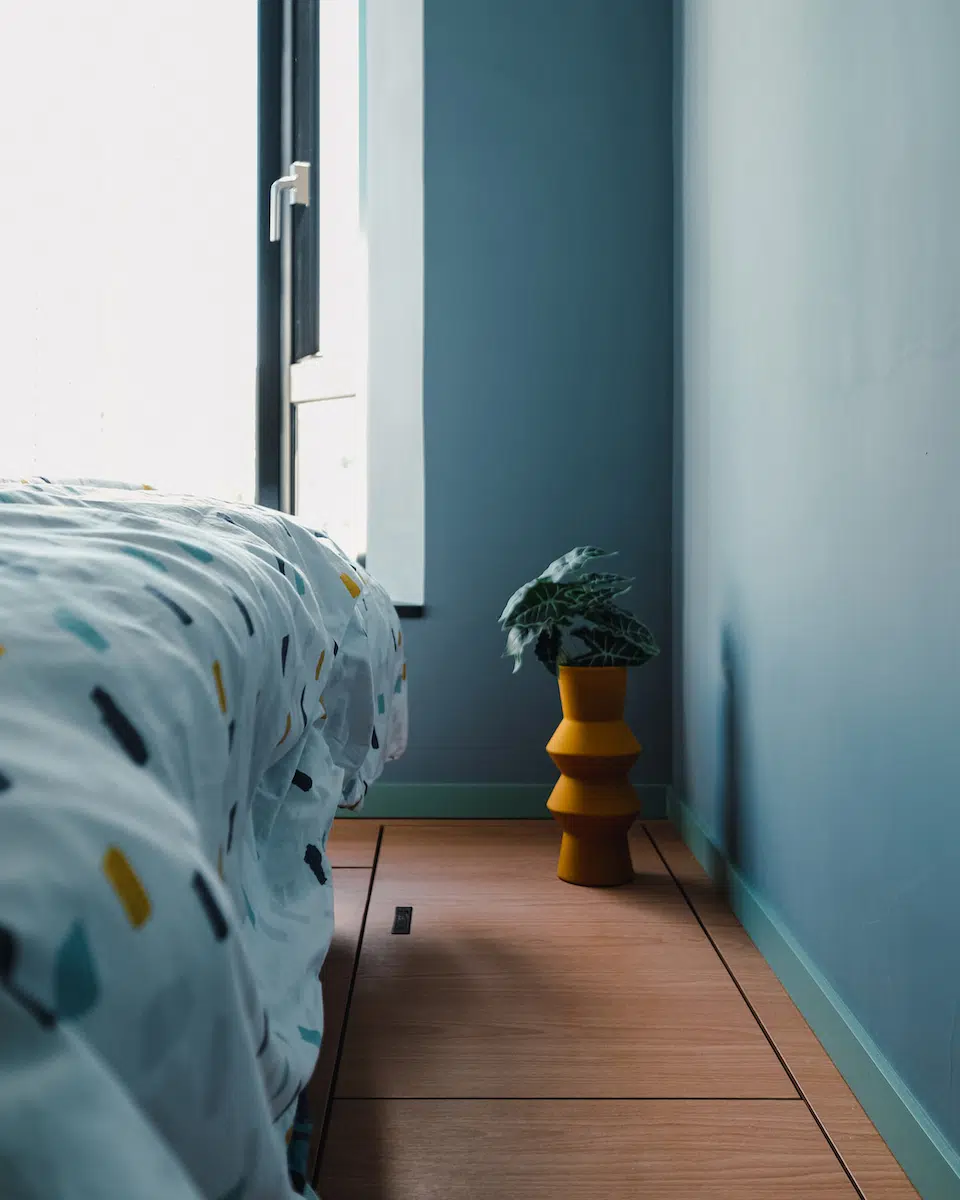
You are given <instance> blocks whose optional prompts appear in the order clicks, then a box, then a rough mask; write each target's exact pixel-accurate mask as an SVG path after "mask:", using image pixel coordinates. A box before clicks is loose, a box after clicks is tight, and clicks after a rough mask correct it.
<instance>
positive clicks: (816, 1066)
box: [634, 821, 918, 1200]
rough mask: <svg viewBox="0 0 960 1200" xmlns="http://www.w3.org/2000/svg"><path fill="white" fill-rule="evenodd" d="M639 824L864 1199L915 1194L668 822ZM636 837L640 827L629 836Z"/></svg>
mask: <svg viewBox="0 0 960 1200" xmlns="http://www.w3.org/2000/svg"><path fill="white" fill-rule="evenodd" d="M645 824H646V826H647V829H648V830H649V832H650V835H651V836H652V837H653V839H654V841H655V842H656V844H657V846H658V848H659V849H660V852H661V853H662V854H663V857H664V859H665V860H666V862H667V864H668V866H669V868H670V870H671V872H672V873H673V875H674V876H675V877H676V879H677V880H678V881H679V882H680V884H681V885H682V886H683V888H684V891H685V892H686V894H687V896H689V898H690V902H691V903H692V904H693V906H694V908H695V909H696V912H697V914H698V915H699V917H700V919H701V920H702V921H703V923H704V926H705V927H706V929H707V930H708V932H709V933H710V935H711V937H712V938H713V939H714V941H715V943H716V945H717V949H718V950H719V952H720V953H721V954H722V956H723V958H724V961H725V962H726V963H727V964H728V966H729V967H730V970H731V971H732V972H733V974H734V976H735V977H736V979H737V982H738V983H739V984H740V986H741V987H742V988H743V990H744V993H745V994H746V996H747V998H748V999H749V1001H750V1003H751V1005H752V1006H753V1008H754V1010H755V1012H756V1013H757V1016H758V1018H759V1019H760V1021H761V1022H762V1024H763V1026H764V1028H765V1029H766V1031H767V1033H768V1034H769V1036H770V1037H771V1039H772V1040H773V1042H774V1044H775V1045H776V1046H777V1049H778V1050H779V1051H780V1053H781V1054H782V1055H783V1058H784V1060H785V1061H786V1062H787V1064H788V1065H789V1067H790V1070H791V1071H792V1072H793V1075H794V1077H795V1078H796V1080H797V1082H798V1084H799V1086H800V1090H801V1091H802V1092H803V1094H804V1096H805V1097H806V1098H807V1100H808V1101H809V1103H810V1104H811V1106H812V1107H813V1109H814V1111H815V1112H816V1114H817V1116H818V1118H819V1119H820V1120H821V1121H822V1122H823V1125H824V1127H825V1128H826V1130H827V1132H828V1133H829V1135H830V1137H831V1139H832V1141H833V1143H834V1145H835V1146H836V1147H837V1150H838V1152H839V1153H840V1155H841V1156H842V1158H843V1160H844V1162H845V1163H846V1165H847V1168H848V1169H849V1171H850V1172H851V1174H852V1175H853V1176H854V1178H855V1179H856V1180H857V1183H858V1185H859V1186H860V1188H861V1189H862V1191H863V1193H864V1195H865V1196H866V1197H867V1200H916V1197H917V1195H918V1193H917V1191H916V1190H915V1188H914V1187H913V1185H912V1184H911V1183H910V1181H909V1180H908V1179H907V1177H906V1175H905V1174H904V1172H903V1169H902V1168H901V1166H900V1164H899V1163H898V1162H897V1160H896V1159H895V1158H894V1156H893V1154H892V1153H891V1151H890V1149H889V1147H888V1146H887V1145H886V1143H885V1142H884V1141H883V1139H882V1138H881V1136H880V1134H879V1133H878V1132H877V1129H876V1127H875V1126H874V1125H873V1123H872V1122H871V1120H870V1118H869V1117H868V1116H867V1114H866V1113H865V1112H864V1110H863V1108H862V1107H861V1105H860V1103H859V1101H858V1100H857V1098H856V1096H854V1094H853V1092H852V1091H851V1090H850V1088H849V1087H848V1085H847V1083H846V1081H845V1080H844V1078H843V1076H842V1075H841V1074H840V1072H839V1071H838V1070H837V1068H836V1066H835V1065H834V1063H833V1061H832V1060H831V1059H830V1057H829V1056H828V1054H827V1052H826V1051H825V1050H824V1049H823V1047H822V1046H821V1044H820V1042H819V1041H818V1040H817V1037H816V1035H815V1034H814V1032H813V1030H812V1029H811V1028H810V1026H809V1025H808V1024H807V1023H806V1021H805V1020H804V1019H803V1016H802V1015H801V1014H800V1012H799V1010H798V1009H797V1007H796V1005H795V1004H794V1003H793V1001H792V1000H791V999H790V996H789V995H788V994H787V992H786V991H785V990H784V988H783V986H782V984H781V983H780V981H779V980H778V979H777V977H776V975H775V974H774V972H773V970H772V968H771V967H770V966H769V964H768V963H767V961H766V959H764V958H763V956H762V955H761V953H760V951H759V950H758V949H757V948H756V946H755V945H754V944H753V942H752V941H751V939H750V936H749V934H748V933H747V932H746V930H745V929H744V928H743V926H742V925H741V924H740V922H739V921H738V920H737V918H736V917H735V916H734V914H733V913H732V912H731V910H730V908H729V905H728V904H727V902H726V900H725V899H724V897H723V895H722V894H721V893H720V892H719V891H718V889H717V888H716V887H715V886H714V884H713V882H712V881H711V880H710V878H709V876H708V875H707V874H706V872H705V871H704V870H703V868H702V867H701V866H700V864H699V863H698V862H697V860H696V859H695V858H694V856H693V854H692V853H691V852H690V850H689V849H688V848H687V846H686V845H685V844H684V842H683V841H682V839H681V838H680V835H679V834H678V833H677V831H676V829H675V828H674V827H673V825H671V824H670V823H669V822H667V821H662V822H646V823H645ZM638 836H639V837H641V838H642V837H644V835H643V834H642V831H638V834H636V835H634V841H636V840H637V837H638Z"/></svg>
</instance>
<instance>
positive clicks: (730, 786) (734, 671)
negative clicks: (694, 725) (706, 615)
mask: <svg viewBox="0 0 960 1200" xmlns="http://www.w3.org/2000/svg"><path fill="white" fill-rule="evenodd" d="M720 666H721V672H722V686H723V694H722V696H721V699H720V719H719V731H718V743H719V744H718V752H719V763H718V771H717V778H718V779H719V780H720V796H719V804H718V819H719V823H720V830H721V836H722V838H723V849H724V851H725V852H726V861H725V862H721V863H720V864H719V871H718V876H717V883H718V884H719V886H720V887H721V888H722V889H723V892H724V895H725V896H726V898H727V900H728V902H730V900H731V899H732V897H731V896H730V891H731V886H732V877H731V871H730V868H733V870H735V871H742V868H743V748H744V745H743V695H742V682H743V670H742V657H741V654H740V647H739V645H738V644H737V640H736V637H735V635H734V633H733V630H732V629H731V627H730V625H729V624H726V625H724V627H723V632H722V634H721V640H720ZM731 907H733V906H732V904H731Z"/></svg>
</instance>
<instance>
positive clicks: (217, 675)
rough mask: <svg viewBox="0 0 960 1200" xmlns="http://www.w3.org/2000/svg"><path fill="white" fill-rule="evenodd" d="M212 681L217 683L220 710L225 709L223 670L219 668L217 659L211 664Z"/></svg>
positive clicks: (225, 696)
mask: <svg viewBox="0 0 960 1200" xmlns="http://www.w3.org/2000/svg"><path fill="white" fill-rule="evenodd" d="M213 682H214V683H215V684H216V685H217V700H219V702H220V711H221V712H222V713H225V712H226V711H227V693H226V692H225V691H224V687H223V672H222V671H221V670H220V660H219V659H217V660H216V661H215V662H214V664H213Z"/></svg>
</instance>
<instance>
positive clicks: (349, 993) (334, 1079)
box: [310, 825, 384, 1188]
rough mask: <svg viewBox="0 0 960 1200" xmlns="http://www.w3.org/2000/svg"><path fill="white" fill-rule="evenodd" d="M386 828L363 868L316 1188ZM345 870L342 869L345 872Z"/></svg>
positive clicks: (314, 1181) (315, 1170) (315, 1173)
mask: <svg viewBox="0 0 960 1200" xmlns="http://www.w3.org/2000/svg"><path fill="white" fill-rule="evenodd" d="M383 831H384V826H383V825H381V826H380V829H379V831H378V832H377V844H376V847H375V849H374V852H373V864H372V865H371V866H370V867H365V868H363V869H364V870H369V871H370V882H369V884H368V885H367V899H366V903H365V904H364V906H363V919H362V920H361V922H360V936H359V937H358V938H357V949H356V952H355V953H354V956H353V970H352V971H351V973H350V986H349V987H348V988H347V999H346V1003H345V1004H344V1009H343V1019H342V1021H341V1023H340V1040H339V1041H338V1043H337V1057H336V1058H335V1059H334V1063H333V1071H332V1072H331V1074H330V1087H329V1090H328V1092H327V1102H326V1107H325V1108H324V1111H323V1129H322V1130H321V1133H320V1141H319V1143H318V1145H317V1157H316V1160H315V1162H314V1164H313V1175H312V1178H311V1180H310V1182H311V1186H313V1187H314V1188H316V1186H317V1182H318V1180H319V1177H320V1164H321V1163H322V1162H323V1152H324V1150H325V1148H326V1143H327V1135H328V1133H329V1132H330V1118H331V1115H332V1113H333V1098H334V1096H335V1095H336V1092H337V1077H338V1075H339V1074H340V1060H341V1059H342V1058H343V1048H344V1045H345V1043H346V1040H347V1024H348V1022H349V1018H350V1002H351V1001H352V1000H353V989H354V987H355V986H356V982H357V975H358V973H359V971H360V955H361V953H362V951H363V935H364V933H365V932H366V929H367V914H368V913H369V911H370V900H371V897H372V896H373V885H374V881H375V880H376V877H377V863H378V862H379V860H380V847H381V845H382V844H383ZM343 869H344V868H342V867H341V868H340V870H343Z"/></svg>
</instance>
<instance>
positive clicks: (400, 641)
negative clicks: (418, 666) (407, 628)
mask: <svg viewBox="0 0 960 1200" xmlns="http://www.w3.org/2000/svg"><path fill="white" fill-rule="evenodd" d="M397 645H398V646H402V645H403V630H402V629H401V630H400V631H399V632H398V633H397Z"/></svg>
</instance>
